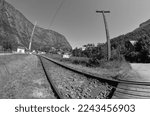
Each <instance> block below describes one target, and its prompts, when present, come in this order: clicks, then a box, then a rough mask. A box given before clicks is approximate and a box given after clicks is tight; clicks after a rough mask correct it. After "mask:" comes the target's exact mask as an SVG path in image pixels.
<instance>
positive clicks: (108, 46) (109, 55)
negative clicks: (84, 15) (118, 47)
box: [96, 10, 111, 60]
mask: <svg viewBox="0 0 150 116" xmlns="http://www.w3.org/2000/svg"><path fill="white" fill-rule="evenodd" d="M96 13H102V15H103V19H104V25H105V30H106V38H107V54H108V56H107V58H108V60H110V58H111V47H110V46H111V45H110V36H109V30H108V25H107V21H106V17H105V13H110V11H104V10H101V11H98V10H97V11H96Z"/></svg>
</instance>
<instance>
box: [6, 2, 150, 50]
mask: <svg viewBox="0 0 150 116" xmlns="http://www.w3.org/2000/svg"><path fill="white" fill-rule="evenodd" d="M6 1H7V2H9V3H10V4H12V5H13V6H14V7H15V8H16V9H18V10H19V11H21V12H22V13H23V14H24V16H25V17H26V18H27V19H29V21H31V22H32V23H34V22H35V21H37V22H38V25H39V26H40V27H43V28H46V29H51V30H55V31H57V32H59V33H61V34H63V35H64V36H65V37H66V39H67V40H68V42H69V43H70V44H71V46H72V47H73V48H75V47H82V46H83V45H86V44H89V43H93V44H95V45H96V44H97V43H104V42H106V33H105V28H104V22H103V17H102V15H101V14H97V13H96V10H110V12H111V13H109V14H106V19H107V22H108V27H109V33H110V38H114V37H117V36H119V35H122V34H126V33H128V32H131V31H133V30H134V29H136V28H138V27H139V24H141V23H142V22H145V21H147V20H148V19H150V13H149V12H150V7H149V5H150V0H6ZM56 12H57V13H56Z"/></svg>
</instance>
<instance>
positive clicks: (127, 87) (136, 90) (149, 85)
mask: <svg viewBox="0 0 150 116" xmlns="http://www.w3.org/2000/svg"><path fill="white" fill-rule="evenodd" d="M38 57H39V59H40V61H41V63H42V67H43V69H44V72H45V74H46V76H47V79H48V81H49V83H50V84H51V86H52V89H53V91H54V93H55V95H56V98H59V99H66V98H68V97H65V95H64V94H63V93H62V92H61V91H60V89H58V85H57V84H56V83H55V82H54V81H53V79H52V75H51V74H50V73H49V71H48V70H47V67H46V66H45V65H46V64H47V63H48V62H52V63H54V64H55V65H57V66H59V67H61V68H62V69H65V70H67V71H68V70H69V71H71V72H74V73H75V74H79V75H83V76H85V77H86V78H87V79H94V80H97V81H98V82H97V81H96V82H94V83H96V84H98V83H101V84H102V85H103V84H104V86H107V89H108V91H109V92H108V91H107V89H106V90H105V91H107V96H105V97H104V98H109V99H111V98H112V99H149V98H150V82H136V81H126V80H115V79H105V78H102V77H100V76H99V75H97V74H91V73H88V72H83V71H82V70H79V69H75V68H73V67H70V66H68V65H65V64H64V63H61V62H58V61H55V60H54V59H51V58H48V57H46V56H41V55H38ZM43 60H47V63H46V64H45V63H44V61H43ZM57 73H59V72H57ZM90 81H91V80H90ZM92 81H93V80H92ZM72 88H73V87H72ZM97 88H98V89H97ZM102 89H104V88H103V87H101V86H97V87H95V88H94V89H92V91H95V92H93V93H91V94H94V96H95V98H97V97H96V96H99V94H101V95H102V94H104V93H105V92H104V93H103V91H102ZM99 91H102V92H99ZM70 92H72V91H70ZM75 92H76V91H75ZM64 93H65V92H64ZM69 98H76V97H69ZM77 98H84V97H77ZM87 98H94V97H87ZM100 98H101V97H100Z"/></svg>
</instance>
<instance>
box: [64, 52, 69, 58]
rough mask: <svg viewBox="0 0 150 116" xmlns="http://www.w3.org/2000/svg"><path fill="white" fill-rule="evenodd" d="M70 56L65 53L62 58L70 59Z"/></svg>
mask: <svg viewBox="0 0 150 116" xmlns="http://www.w3.org/2000/svg"><path fill="white" fill-rule="evenodd" d="M70 56H71V55H70V54H69V53H65V54H64V55H63V58H70Z"/></svg>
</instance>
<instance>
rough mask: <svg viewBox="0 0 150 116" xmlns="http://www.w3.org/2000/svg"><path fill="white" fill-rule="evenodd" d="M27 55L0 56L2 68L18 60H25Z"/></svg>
mask: <svg viewBox="0 0 150 116" xmlns="http://www.w3.org/2000/svg"><path fill="white" fill-rule="evenodd" d="M26 56H27V55H26V54H21V55H20V54H15V55H4V56H3V55H2V56H0V66H1V65H4V64H7V63H9V62H11V61H15V60H17V59H24V57H26Z"/></svg>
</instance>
